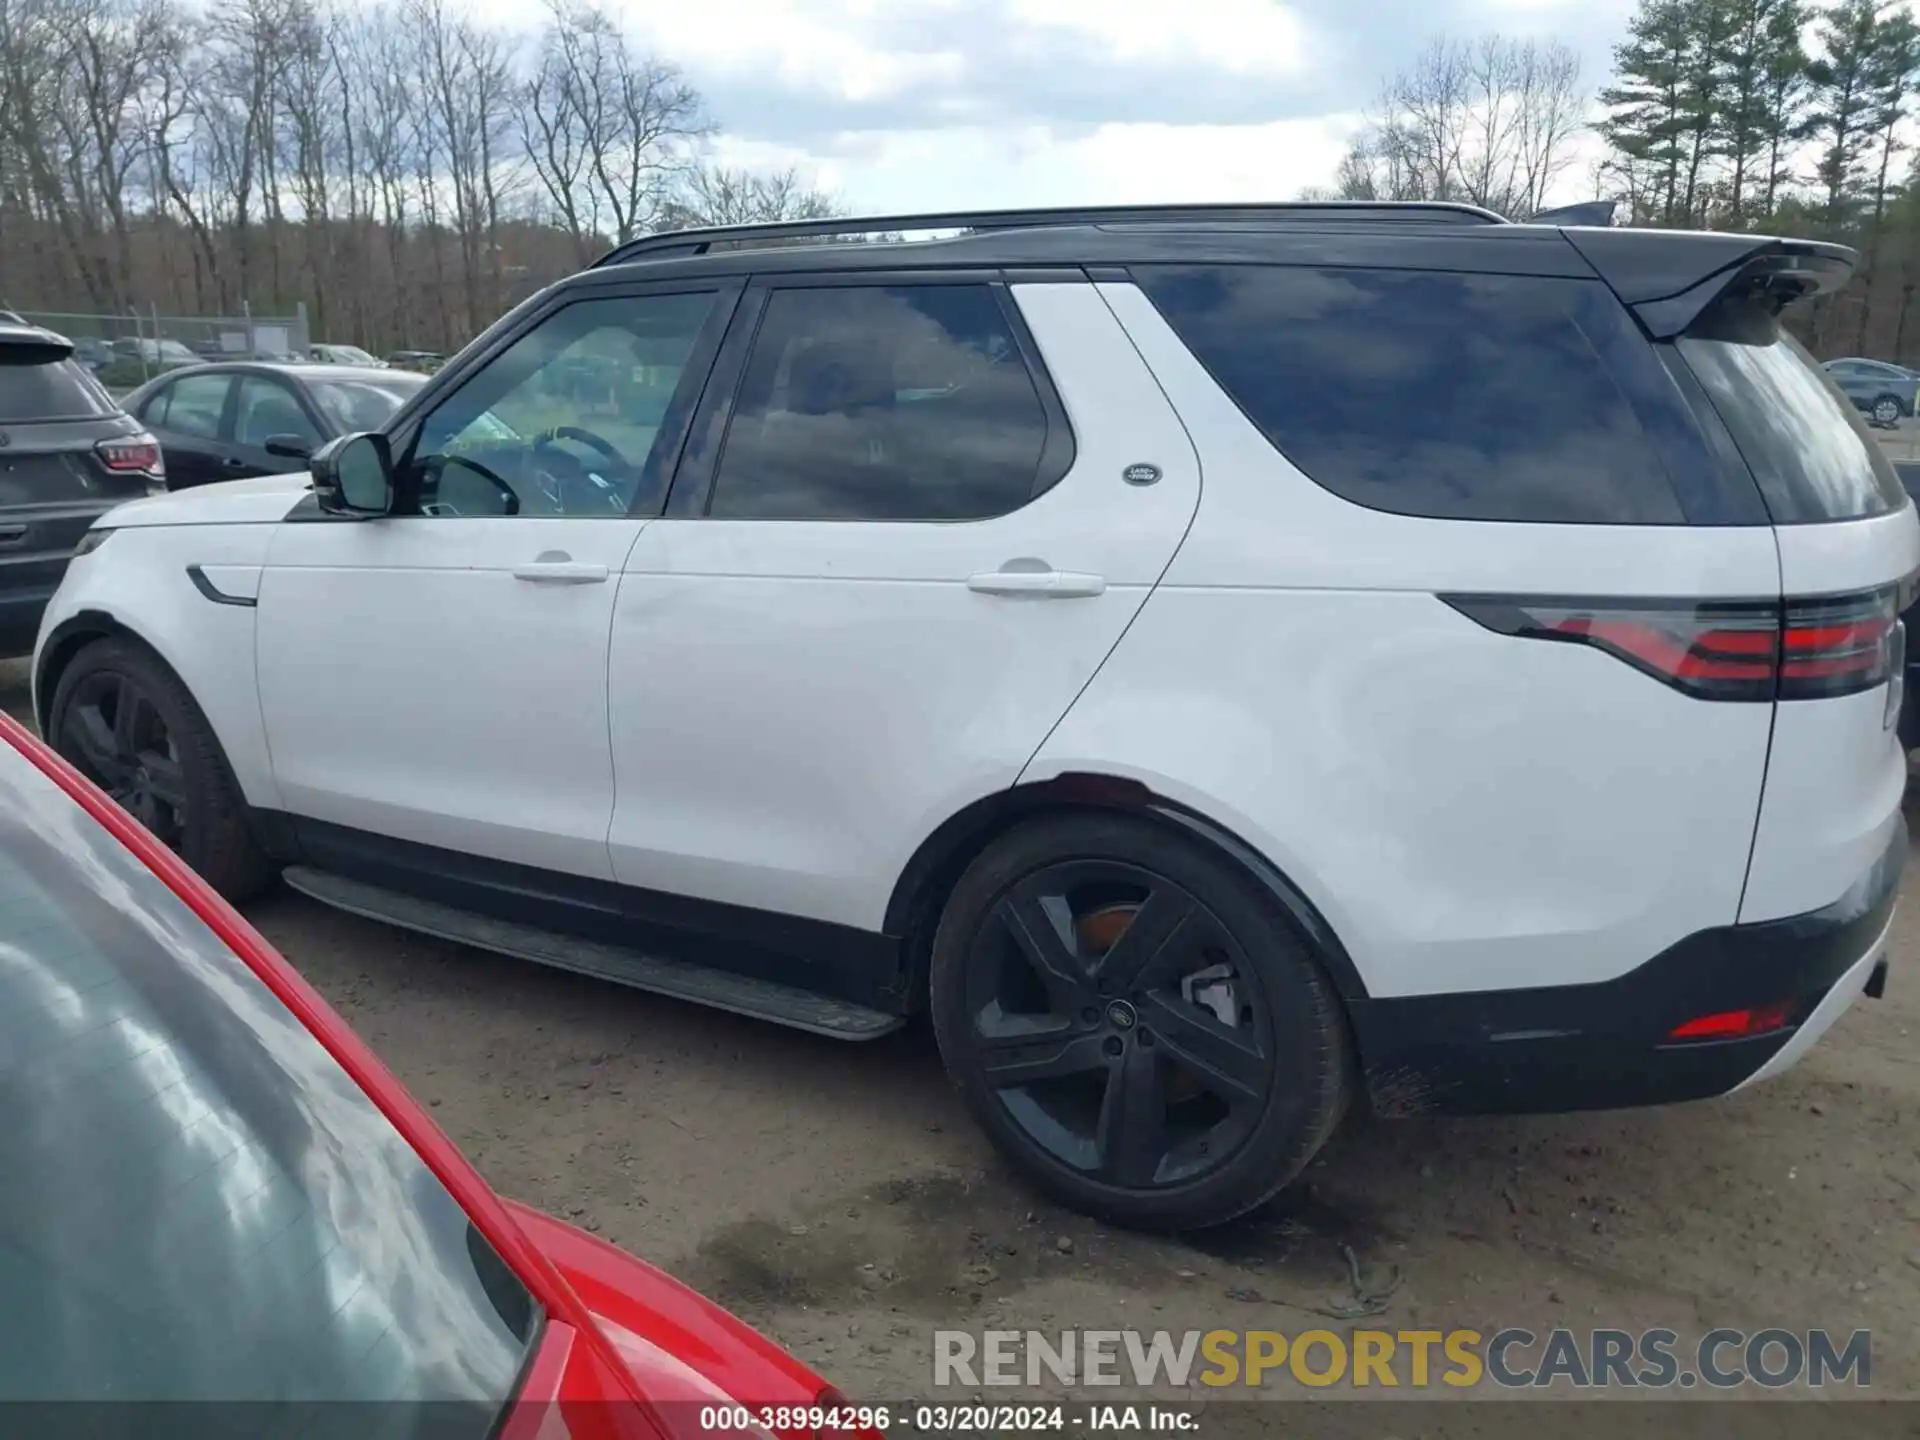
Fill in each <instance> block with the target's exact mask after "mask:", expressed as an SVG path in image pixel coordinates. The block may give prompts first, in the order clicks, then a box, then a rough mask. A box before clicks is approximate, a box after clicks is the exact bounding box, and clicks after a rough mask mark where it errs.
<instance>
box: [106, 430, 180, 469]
mask: <svg viewBox="0 0 1920 1440" xmlns="http://www.w3.org/2000/svg"><path fill="white" fill-rule="evenodd" d="M93 453H94V454H95V455H98V456H99V457H100V463H101V464H102V465H104V466H106V467H107V469H109V470H111V471H113V472H114V474H116V475H164V474H166V462H165V461H164V460H163V459H162V458H161V455H160V442H159V441H158V440H156V439H154V438H153V436H151V435H134V436H130V437H128V438H127V439H125V440H102V441H101V442H100V443H99V444H98V445H96V446H94V447H93Z"/></svg>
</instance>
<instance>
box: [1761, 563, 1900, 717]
mask: <svg viewBox="0 0 1920 1440" xmlns="http://www.w3.org/2000/svg"><path fill="white" fill-rule="evenodd" d="M1898 604H1899V599H1898V590H1897V587H1891V586H1890V587H1888V588H1886V589H1883V590H1874V591H1871V592H1869V593H1867V594H1864V595H1845V596H1840V597H1838V598H1835V599H1831V600H1789V601H1788V602H1787V607H1786V631H1785V639H1784V646H1783V653H1782V655H1781V660H1780V698H1781V699H1782V700H1820V699H1824V698H1826V697H1828V696H1831V695H1852V694H1855V693H1856V692H1858V691H1861V690H1871V689H1873V688H1874V687H1875V686H1876V685H1881V684H1884V683H1885V682H1886V680H1887V677H1888V676H1889V675H1890V674H1892V672H1893V666H1894V656H1895V651H1896V650H1898V649H1899V644H1898V636H1897V633H1896V627H1898V625H1899V624H1900V615H1899V611H1898V610H1897V609H1896V606H1897V605H1898Z"/></svg>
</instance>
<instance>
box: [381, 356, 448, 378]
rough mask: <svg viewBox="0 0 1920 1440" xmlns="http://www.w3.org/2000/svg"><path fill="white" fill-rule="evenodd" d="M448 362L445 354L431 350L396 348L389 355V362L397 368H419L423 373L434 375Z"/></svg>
mask: <svg viewBox="0 0 1920 1440" xmlns="http://www.w3.org/2000/svg"><path fill="white" fill-rule="evenodd" d="M446 363H447V358H446V356H444V355H438V354H435V353H434V352H433V351H431V350H396V351H394V352H393V354H391V355H389V356H387V364H389V365H391V366H392V367H393V368H394V369H396V370H417V371H419V372H420V373H421V374H422V375H432V374H435V373H437V372H438V371H439V369H440V367H441V366H442V365H444V364H446Z"/></svg>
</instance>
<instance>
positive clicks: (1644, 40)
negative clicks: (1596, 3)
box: [1600, 0, 1694, 225]
mask: <svg viewBox="0 0 1920 1440" xmlns="http://www.w3.org/2000/svg"><path fill="white" fill-rule="evenodd" d="M1693 3H1694V0H1640V8H1639V10H1638V11H1636V12H1635V14H1634V17H1633V19H1632V20H1631V21H1629V22H1628V25H1627V38H1626V40H1624V41H1622V42H1621V43H1620V44H1619V45H1617V46H1616V47H1615V48H1614V52H1613V58H1614V65H1615V67H1616V70H1617V75H1616V78H1615V83H1614V84H1613V85H1611V86H1609V87H1608V88H1606V89H1605V90H1602V91H1601V92H1600V103H1601V104H1602V105H1605V106H1606V107H1607V110H1608V115H1607V118H1606V119H1605V120H1603V121H1601V122H1600V134H1601V135H1602V136H1603V137H1604V138H1605V140H1606V142H1607V144H1608V145H1609V146H1611V147H1612V148H1613V149H1614V150H1615V151H1617V152H1618V153H1619V154H1620V156H1621V157H1622V158H1623V159H1624V161H1625V162H1626V163H1627V165H1628V166H1629V167H1631V168H1632V169H1633V170H1634V171H1635V172H1636V173H1637V175H1644V176H1645V177H1646V179H1647V182H1648V183H1647V186H1646V188H1647V190H1648V191H1649V192H1650V194H1651V196H1652V197H1654V198H1655V199H1657V213H1656V214H1655V215H1654V216H1653V217H1651V218H1655V219H1658V220H1659V221H1660V222H1661V223H1662V224H1666V225H1671V224H1673V223H1674V222H1675V220H1676V219H1677V213H1676V212H1677V210H1678V204H1679V197H1680V181H1681V167H1682V165H1683V164H1684V162H1685V160H1686V156H1687V146H1686V138H1687V134H1688V114H1687V95H1688V77H1689V67H1690V64H1691V60H1692V52H1693V42H1694V34H1693V26H1692V21H1691V18H1690V16H1689V13H1688V12H1689V9H1690V7H1691V5H1692V4H1693ZM1636 188H1638V187H1637V186H1636Z"/></svg>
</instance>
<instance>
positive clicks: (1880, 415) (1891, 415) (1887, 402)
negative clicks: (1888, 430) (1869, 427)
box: [1871, 395, 1906, 427]
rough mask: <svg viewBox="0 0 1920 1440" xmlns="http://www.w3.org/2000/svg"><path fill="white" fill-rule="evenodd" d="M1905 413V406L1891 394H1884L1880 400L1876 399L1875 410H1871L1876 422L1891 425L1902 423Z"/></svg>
mask: <svg viewBox="0 0 1920 1440" xmlns="http://www.w3.org/2000/svg"><path fill="white" fill-rule="evenodd" d="M1905 413H1906V410H1905V408H1904V407H1903V406H1902V405H1901V404H1900V402H1899V401H1898V400H1897V399H1895V398H1894V397H1893V396H1891V395H1882V396H1881V397H1880V398H1879V399H1878V400H1876V401H1874V402H1873V410H1872V411H1871V414H1872V415H1873V423H1874V424H1876V425H1885V426H1889V427H1891V426H1894V425H1898V424H1899V423H1900V417H1901V416H1902V415H1904V414H1905Z"/></svg>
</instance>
